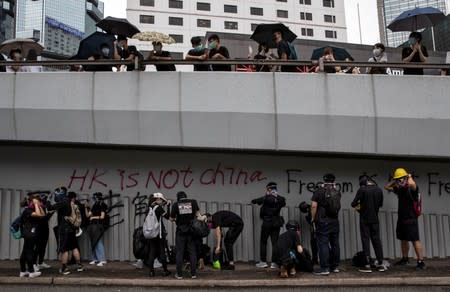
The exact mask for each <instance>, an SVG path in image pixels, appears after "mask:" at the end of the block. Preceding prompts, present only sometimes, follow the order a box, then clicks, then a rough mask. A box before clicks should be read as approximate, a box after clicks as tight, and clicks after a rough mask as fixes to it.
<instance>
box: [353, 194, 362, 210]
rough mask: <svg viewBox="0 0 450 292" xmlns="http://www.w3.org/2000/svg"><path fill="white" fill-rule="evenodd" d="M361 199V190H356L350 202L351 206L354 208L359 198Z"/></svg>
mask: <svg viewBox="0 0 450 292" xmlns="http://www.w3.org/2000/svg"><path fill="white" fill-rule="evenodd" d="M360 199H361V191H360V190H358V191H357V192H356V196H355V198H354V199H353V202H352V207H353V208H355V207H356V206H357V205H358V204H359V200H360Z"/></svg>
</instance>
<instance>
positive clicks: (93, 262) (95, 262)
mask: <svg viewBox="0 0 450 292" xmlns="http://www.w3.org/2000/svg"><path fill="white" fill-rule="evenodd" d="M89 264H90V265H95V264H97V261H95V260H94V261H90V262H89Z"/></svg>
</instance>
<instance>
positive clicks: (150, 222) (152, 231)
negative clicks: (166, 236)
mask: <svg viewBox="0 0 450 292" xmlns="http://www.w3.org/2000/svg"><path fill="white" fill-rule="evenodd" d="M158 207H159V206H155V207H153V208H149V210H148V214H147V217H145V221H144V226H142V229H143V233H144V237H145V238H147V239H152V238H156V237H158V236H160V234H161V218H160V220H159V221H158V218H157V217H156V213H155V210H156V208H158Z"/></svg>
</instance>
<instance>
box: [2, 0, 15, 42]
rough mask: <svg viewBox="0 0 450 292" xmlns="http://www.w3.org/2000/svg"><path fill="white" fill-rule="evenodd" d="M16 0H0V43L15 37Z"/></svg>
mask: <svg viewBox="0 0 450 292" xmlns="http://www.w3.org/2000/svg"><path fill="white" fill-rule="evenodd" d="M15 5H16V1H15V0H3V1H0V43H1V42H3V41H4V40H7V39H12V38H14V19H15Z"/></svg>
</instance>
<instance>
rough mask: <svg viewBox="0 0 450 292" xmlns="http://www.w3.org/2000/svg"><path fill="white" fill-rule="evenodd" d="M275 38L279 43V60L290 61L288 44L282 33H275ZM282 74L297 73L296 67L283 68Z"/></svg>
mask: <svg viewBox="0 0 450 292" xmlns="http://www.w3.org/2000/svg"><path fill="white" fill-rule="evenodd" d="M273 37H274V39H275V42H276V43H277V52H278V58H279V59H280V60H281V61H287V60H289V56H290V54H291V51H290V48H289V45H288V43H287V42H286V41H285V40H284V39H283V32H282V31H278V30H276V31H274V33H273ZM281 72H296V69H295V66H281Z"/></svg>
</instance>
